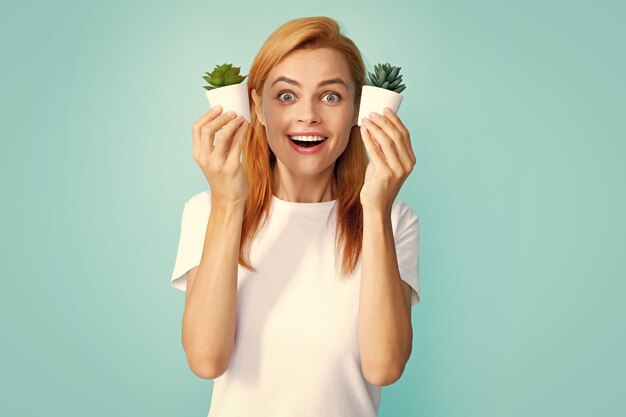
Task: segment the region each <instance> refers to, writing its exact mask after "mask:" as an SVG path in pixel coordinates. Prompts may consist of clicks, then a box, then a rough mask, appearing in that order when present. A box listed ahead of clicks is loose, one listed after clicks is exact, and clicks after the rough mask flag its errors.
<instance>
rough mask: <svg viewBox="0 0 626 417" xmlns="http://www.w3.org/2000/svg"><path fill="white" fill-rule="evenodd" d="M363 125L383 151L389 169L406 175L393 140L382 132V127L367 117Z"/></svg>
mask: <svg viewBox="0 0 626 417" xmlns="http://www.w3.org/2000/svg"><path fill="white" fill-rule="evenodd" d="M363 124H364V125H365V127H366V129H367V130H368V133H369V134H370V137H373V140H375V141H376V142H377V143H378V144H379V145H380V148H381V149H382V150H383V154H384V157H385V160H386V161H387V164H388V165H389V168H391V169H392V170H393V172H395V173H396V174H398V175H401V174H402V173H404V167H403V166H402V164H400V160H399V159H398V153H397V151H396V147H395V145H394V142H393V140H391V138H390V137H388V136H387V134H386V133H385V132H383V131H382V129H381V128H380V127H378V126H377V125H376V124H375V123H374V122H372V121H371V120H370V119H368V118H367V117H365V118H363Z"/></svg>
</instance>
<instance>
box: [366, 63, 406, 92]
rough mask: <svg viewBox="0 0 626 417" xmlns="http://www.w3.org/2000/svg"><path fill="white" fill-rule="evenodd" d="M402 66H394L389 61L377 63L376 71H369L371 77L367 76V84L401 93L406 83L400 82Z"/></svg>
mask: <svg viewBox="0 0 626 417" xmlns="http://www.w3.org/2000/svg"><path fill="white" fill-rule="evenodd" d="M400 68H401V67H392V66H391V65H390V64H389V63H386V64H378V65H375V66H374V72H373V73H371V72H369V73H368V74H369V78H368V77H365V84H367V85H370V86H372V87H380V88H384V89H387V90H391V91H393V92H396V93H401V92H402V91H404V89H405V88H406V85H404V84H400V83H401V82H402V75H400Z"/></svg>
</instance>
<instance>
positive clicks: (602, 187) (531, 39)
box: [0, 0, 626, 417]
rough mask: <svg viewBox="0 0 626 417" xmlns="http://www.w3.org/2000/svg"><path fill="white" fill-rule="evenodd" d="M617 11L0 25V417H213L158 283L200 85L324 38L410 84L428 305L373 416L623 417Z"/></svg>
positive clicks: (47, 12)
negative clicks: (278, 44) (396, 71)
mask: <svg viewBox="0 0 626 417" xmlns="http://www.w3.org/2000/svg"><path fill="white" fill-rule="evenodd" d="M623 4H624V3H623V2H618V1H598V2H595V3H593V4H591V3H589V2H583V1H551V2H546V1H537V0H530V1H529V0H526V1H487V0H476V1H472V2H469V1H445V0H437V1H411V2H409V1H396V2H393V3H387V4H385V3H381V2H370V3H367V2H356V1H343V2H341V3H339V2H336V1H327V0H321V1H317V2H315V4H314V5H313V4H312V3H311V2H299V3H298V2H294V1H274V2H272V3H271V5H270V4H269V3H267V4H263V3H258V2H253V1H248V0H241V1H238V2H236V3H224V2H222V3H217V2H210V1H193V2H191V1H188V2H177V3H174V2H166V1H150V2H148V1H145V2H122V1H120V0H115V1H109V2H84V1H67V0H66V1H56V2H42V1H30V2H22V3H18V2H16V1H5V2H3V3H2V5H1V6H0V12H1V13H0V14H1V15H2V17H3V18H2V21H3V22H2V25H0V34H1V35H2V54H0V59H1V60H2V76H1V77H0V87H1V91H2V112H1V113H2V152H1V155H2V164H1V169H2V172H1V176H0V178H2V180H1V181H2V191H3V193H2V194H3V198H2V208H1V210H2V216H1V218H2V222H3V224H2V236H3V239H2V242H3V243H2V246H3V248H2V251H1V252H2V258H3V259H2V265H3V274H2V291H1V294H2V295H1V299H0V301H1V302H0V313H1V317H2V323H1V325H2V329H3V337H2V344H1V347H0V349H2V354H1V355H0V356H1V359H0V375H2V382H1V386H0V392H2V400H1V401H0V415H2V416H33V415H39V414H42V413H44V414H45V415H46V416H49V417H53V416H55V417H56V416H82V415H85V414H88V415H90V416H93V417H97V416H111V415H120V416H147V415H151V416H154V417H156V416H205V415H206V413H207V412H208V409H209V403H210V393H211V389H212V384H213V383H212V382H211V381H207V380H203V379H199V378H197V377H196V376H195V375H193V374H192V373H191V371H190V370H189V368H188V365H187V363H186V359H185V356H184V352H183V350H182V345H181V340H180V332H181V329H180V325H181V318H182V311H183V306H184V296H183V293H182V292H179V291H178V290H175V289H174V288H173V287H170V285H169V279H170V275H171V271H172V269H173V266H174V259H175V254H176V248H177V244H178V233H179V227H180V215H181V210H182V204H183V203H184V202H185V201H186V200H187V199H188V198H189V197H190V196H191V195H194V194H196V193H198V192H200V191H203V190H206V189H208V184H207V182H206V180H205V178H204V176H203V175H202V173H201V171H200V169H199V167H198V166H197V165H196V163H195V162H194V161H193V159H192V141H191V124H192V123H193V122H194V121H195V120H196V119H198V118H199V117H200V116H201V115H202V114H203V113H204V112H205V111H207V110H208V107H209V106H208V103H207V100H206V97H205V95H204V91H205V90H203V89H202V88H201V86H202V85H204V81H203V80H202V78H201V77H202V76H203V75H204V72H206V71H209V70H211V69H212V68H213V66H214V65H216V64H218V63H221V62H223V61H229V62H234V63H236V64H237V65H241V67H242V68H241V69H242V73H243V74H247V73H248V70H249V66H250V63H251V62H252V59H253V58H254V56H255V55H256V52H257V51H258V49H259V47H260V46H261V44H262V43H263V42H264V40H265V39H266V38H267V36H269V34H270V33H271V32H272V31H273V30H274V29H276V28H277V27H278V26H280V25H281V24H282V23H284V22H286V21H288V20H290V19H293V18H296V17H304V16H315V15H327V16H331V17H333V18H335V19H337V20H338V21H339V23H340V25H341V27H342V29H343V32H344V33H345V34H346V35H348V36H350V37H351V38H352V39H353V40H354V41H355V42H356V44H357V45H358V46H359V48H360V49H361V52H362V53H363V56H364V58H365V61H366V64H367V65H368V67H370V68H371V66H373V65H374V64H376V63H378V62H390V63H392V64H393V65H398V66H401V67H402V68H403V69H402V72H403V73H404V80H405V82H406V84H407V89H406V90H405V91H404V92H403V95H404V96H405V98H404V101H403V103H402V106H401V108H400V111H399V116H400V117H401V119H402V120H403V121H404V123H405V124H406V125H407V127H408V128H409V130H410V132H411V137H412V141H413V148H414V151H415V153H416V155H417V165H416V166H415V169H414V171H413V172H412V174H411V176H410V177H409V178H408V180H407V181H406V183H405V184H404V187H403V188H402V190H401V192H400V194H399V196H398V198H399V199H402V200H404V201H406V202H408V203H409V205H410V206H411V207H412V208H413V209H414V210H415V211H416V212H417V213H418V215H419V217H420V232H421V233H420V245H421V247H420V274H421V275H420V276H421V291H422V301H421V303H420V304H419V305H417V306H415V307H414V308H413V327H414V342H413V353H412V356H411V359H410V361H409V363H408V366H407V368H406V370H405V373H404V375H403V376H402V379H400V380H399V381H398V382H396V383H395V384H393V385H391V386H387V387H384V388H383V396H382V403H381V411H380V415H381V416H400V415H402V416H428V417H439V416H446V417H447V416H454V417H456V416H458V417H474V416H476V417H486V416H507V417H513V416H533V417H539V416H565V415H566V416H569V417H573V416H590V415H597V416H603V417H604V416H617V415H626V407H625V406H624V403H623V394H624V391H623V389H624V385H623V375H624V372H625V371H626V369H625V368H626V367H625V361H624V359H623V352H624V351H625V350H626V343H625V332H624V330H623V327H624V316H625V315H624V313H625V308H624V300H623V299H624V294H625V290H626V285H625V283H624V282H625V280H624V279H625V278H626V273H625V272H626V268H625V267H624V262H623V261H624V253H623V252H624V248H625V247H626V245H625V243H626V242H625V240H626V239H625V236H626V234H625V232H626V226H625V223H626V222H625V221H624V219H623V213H624V211H625V205H626V204H625V202H626V198H625V197H624V179H625V175H624V174H625V172H624V171H625V169H624V164H623V162H622V159H623V157H624V153H625V152H624V151H626V146H625V145H624V143H625V142H624V140H625V139H626V135H625V129H624V115H625V114H626V112H625V108H624V107H625V105H624V97H625V92H626V88H625V81H624V74H625V73H626V68H625V66H626V65H625V63H626V60H625V54H624V38H625V35H626V30H625V29H624V25H623V22H624V16H625V13H624V12H625V11H626V8H625V7H624V5H623ZM620 328H621V329H622V330H619V329H620Z"/></svg>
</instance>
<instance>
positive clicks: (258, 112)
mask: <svg viewBox="0 0 626 417" xmlns="http://www.w3.org/2000/svg"><path fill="white" fill-rule="evenodd" d="M252 102H253V106H254V112H255V113H256V118H257V119H258V120H259V122H261V124H262V125H263V126H265V120H263V112H262V111H261V97H260V96H259V95H258V94H257V93H256V90H255V89H254V88H253V89H252Z"/></svg>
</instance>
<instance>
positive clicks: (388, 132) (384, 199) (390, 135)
mask: <svg viewBox="0 0 626 417" xmlns="http://www.w3.org/2000/svg"><path fill="white" fill-rule="evenodd" d="M361 137H362V138H363V143H364V144H365V147H366V149H367V152H368V153H369V155H370V162H369V164H368V165H367V170H366V171H365V182H364V184H363V188H362V189H361V204H362V205H363V208H364V209H365V208H368V209H369V208H372V209H378V210H383V211H385V212H390V211H391V206H392V205H393V202H394V200H395V199H396V196H397V195H398V192H399V191H400V188H401V187H402V184H404V181H405V180H406V179H407V177H408V176H409V174H411V171H413V167H414V166H415V161H416V159H415V154H414V153H413V149H412V147H411V135H410V133H409V131H408V130H407V128H406V127H405V126H404V124H403V123H402V121H401V120H400V118H399V117H398V115H397V114H395V113H394V112H393V111H392V110H391V109H390V108H389V107H385V111H384V115H381V114H378V113H375V112H373V113H370V119H368V118H363V121H362V126H361Z"/></svg>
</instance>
